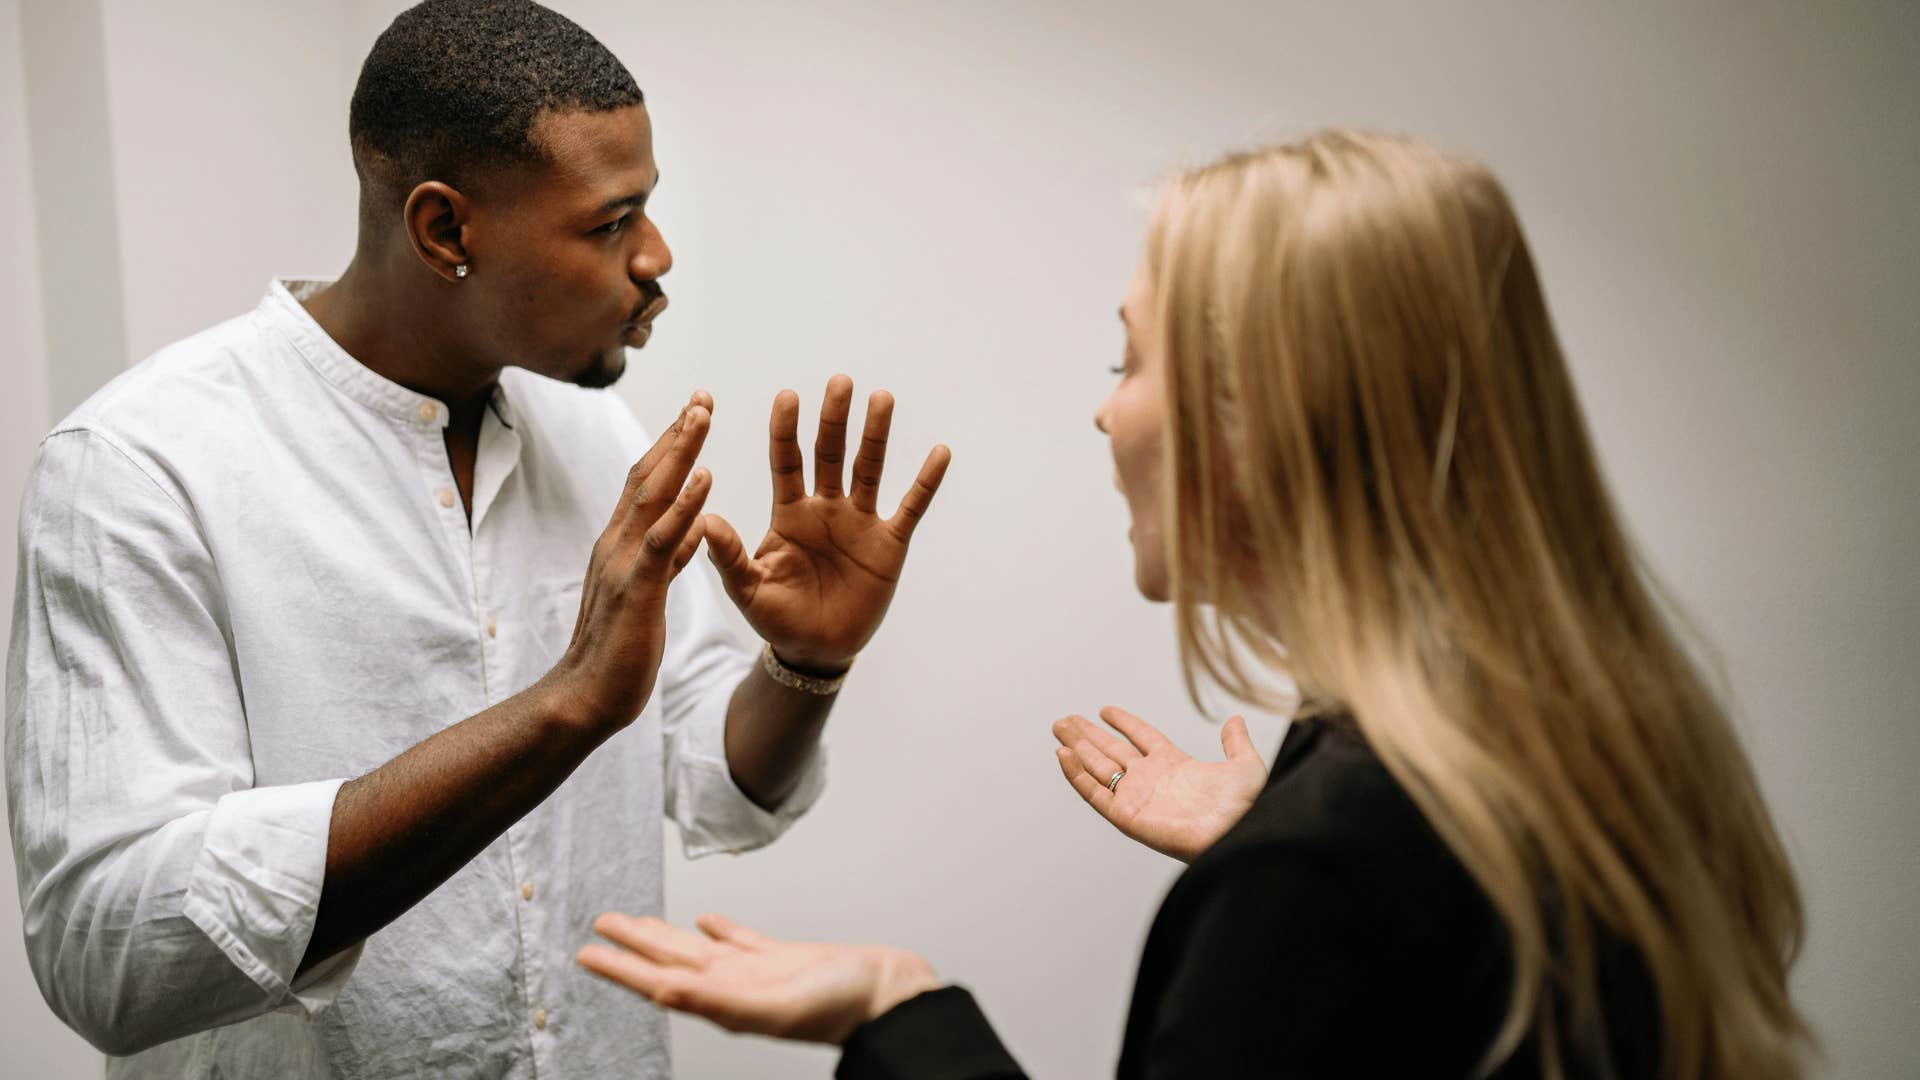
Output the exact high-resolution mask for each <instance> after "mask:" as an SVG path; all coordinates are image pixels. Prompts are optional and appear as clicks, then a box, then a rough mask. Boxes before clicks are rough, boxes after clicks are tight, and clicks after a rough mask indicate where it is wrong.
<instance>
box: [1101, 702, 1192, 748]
mask: <svg viewBox="0 0 1920 1080" xmlns="http://www.w3.org/2000/svg"><path fill="white" fill-rule="evenodd" d="M1100 719H1102V720H1105V721H1106V722H1107V723H1108V724H1111V725H1112V726H1113V729H1114V730H1115V731H1118V732H1119V733H1120V734H1122V735H1125V736H1126V737H1127V741H1128V742H1130V743H1132V744H1133V745H1135V746H1137V747H1139V748H1140V752H1141V753H1143V754H1151V753H1153V752H1154V751H1156V750H1164V749H1166V748H1168V747H1172V746H1173V743H1171V742H1169V741H1167V737H1166V736H1165V735H1162V734H1160V729H1158V728H1156V727H1154V726H1153V725H1152V724H1149V723H1147V722H1146V721H1145V720H1142V719H1140V718H1139V717H1137V716H1135V715H1133V714H1132V713H1130V712H1128V711H1127V710H1125V709H1122V708H1120V707H1119V706H1117V705H1109V706H1107V707H1106V708H1104V709H1101V710H1100ZM1174 749H1178V747H1174Z"/></svg>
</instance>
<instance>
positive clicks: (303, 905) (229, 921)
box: [185, 779, 360, 1012]
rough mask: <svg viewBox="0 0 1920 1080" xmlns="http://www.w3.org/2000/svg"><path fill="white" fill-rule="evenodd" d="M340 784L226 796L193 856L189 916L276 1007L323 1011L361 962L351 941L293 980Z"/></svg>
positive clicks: (316, 899)
mask: <svg viewBox="0 0 1920 1080" xmlns="http://www.w3.org/2000/svg"><path fill="white" fill-rule="evenodd" d="M345 782H346V781H345V780H344V779H342V780H321V781H316V782H313V783H308V784H289V785H285V786H279V787H264V788H252V789H249V790H246V791H236V792H232V793H230V794H227V795H224V796H222V797H221V798H220V801H219V802H217V803H215V804H214V807H213V816H212V818H211V820H210V821H209V822H208V825H207V832H206V839H205V841H204V842H203V844H202V846H201V849H200V854H199V857H198V858H197V859H196V860H195V861H194V867H193V876H192V878H191V880H190V881H189V882H188V885H187V902H186V907H185V914H186V916H187V918H188V919H190V920H192V922H193V924H194V925H195V926H198V927H199V928H200V930H201V932H202V933H204V934H206V935H207V937H208V939H209V940H211V941H212V942H213V943H214V945H215V946H217V947H218V948H219V949H220V951H221V952H223V953H225V954H226V956H227V959H229V960H231V961H232V962H233V965H234V966H235V967H237V968H239V969H240V970H241V971H242V972H245V973H246V975H247V977H248V978H250V979H252V980H253V981H254V982H255V983H257V984H258V985H259V986H260V988H261V989H262V990H264V991H266V993H267V996H268V998H269V1000H271V1001H272V1002H273V1003H274V1004H275V1005H276V1006H282V1007H287V1006H293V1005H298V1006H299V1007H300V1008H302V1009H304V1010H306V1011H308V1012H313V1011H317V1010H319V1009H324V1008H326V1007H327V1006H328V1005H330V1004H332V1003H333V999H334V997H335V995H337V994H338V993H339V991H340V989H341V987H343V986H344V985H345V984H346V981H347V977H348V976H349V975H350V974H352V971H353V967H354V964H355V963H356V962H357V961H358V960H359V958H360V947H359V946H357V945H356V946H355V947H353V948H351V949H348V950H345V951H344V952H342V953H340V954H338V955H336V956H333V957H329V958H328V959H327V960H326V962H324V963H321V964H317V965H315V966H314V967H313V968H312V969H311V970H309V971H307V972H306V973H305V974H304V975H302V976H301V978H300V979H299V980H298V982H299V985H298V987H296V986H295V985H294V984H295V979H294V972H295V971H296V970H297V969H298V968H299V966H300V961H301V960H302V959H303V958H305V956H306V953H307V943H308V941H310V940H311V939H312V937H313V922H314V918H315V916H316V915H318V914H319V911H320V889H321V886H322V885H323V884H324V883H325V882H326V875H327V834H328V829H329V828H330V826H331V824H332V822H333V801H334V797H335V796H336V795H338V794H339V791H340V785H342V784H344V783H345Z"/></svg>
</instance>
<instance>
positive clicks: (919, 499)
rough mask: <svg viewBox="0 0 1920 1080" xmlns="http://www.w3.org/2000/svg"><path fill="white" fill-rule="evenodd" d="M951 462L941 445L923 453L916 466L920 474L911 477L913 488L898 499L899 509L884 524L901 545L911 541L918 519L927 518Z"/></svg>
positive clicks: (951, 457) (951, 452) (947, 452)
mask: <svg viewBox="0 0 1920 1080" xmlns="http://www.w3.org/2000/svg"><path fill="white" fill-rule="evenodd" d="M952 462H953V451H951V450H949V449H947V448H946V446H944V445H941V446H936V447H934V448H933V449H932V450H931V451H930V452H929V453H928V454H927V460H926V463H925V464H923V465H921V466H920V475H919V476H916V477H914V478H913V486H912V487H910V488H908V489H907V493H906V495H905V496H903V497H902V498H901V499H900V509H899V510H897V511H895V512H894V515H893V517H892V519H891V520H889V521H888V522H887V525H888V527H890V528H891V529H892V530H893V534H894V535H895V536H897V537H899V538H900V541H901V543H905V542H907V541H908V540H911V539H913V530H914V529H916V528H919V526H920V519H921V518H923V517H925V516H927V507H929V506H932V505H933V496H934V494H935V493H936V492H938V491H939V490H940V481H941V480H944V479H945V478H946V475H947V466H948V465H949V464H951V463H952Z"/></svg>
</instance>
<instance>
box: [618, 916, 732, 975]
mask: <svg viewBox="0 0 1920 1080" xmlns="http://www.w3.org/2000/svg"><path fill="white" fill-rule="evenodd" d="M593 932H594V933H596V934H599V935H600V936H601V937H604V938H606V939H607V940H608V941H611V942H613V943H614V944H616V945H620V946H622V947H624V948H626V949H629V950H631V951H633V952H635V953H637V954H639V956H640V957H641V958H642V959H646V960H651V961H653V962H654V963H656V964H668V965H672V966H675V967H691V968H701V967H705V966H706V964H707V962H708V961H709V960H712V959H713V958H714V957H715V956H717V955H719V953H718V946H716V945H714V943H713V942H711V941H709V940H707V939H706V938H705V937H703V936H702V935H700V934H696V933H694V932H693V931H691V930H682V929H681V928H680V927H677V926H674V925H672V924H671V923H668V922H666V921H664V920H662V919H656V918H653V917H652V916H650V915H648V916H640V917H635V916H632V915H626V914H622V913H621V912H618V911H609V912H607V913H606V914H604V915H602V916H600V917H599V918H597V919H595V920H593Z"/></svg>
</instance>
